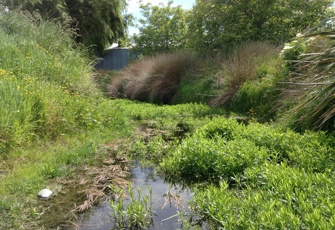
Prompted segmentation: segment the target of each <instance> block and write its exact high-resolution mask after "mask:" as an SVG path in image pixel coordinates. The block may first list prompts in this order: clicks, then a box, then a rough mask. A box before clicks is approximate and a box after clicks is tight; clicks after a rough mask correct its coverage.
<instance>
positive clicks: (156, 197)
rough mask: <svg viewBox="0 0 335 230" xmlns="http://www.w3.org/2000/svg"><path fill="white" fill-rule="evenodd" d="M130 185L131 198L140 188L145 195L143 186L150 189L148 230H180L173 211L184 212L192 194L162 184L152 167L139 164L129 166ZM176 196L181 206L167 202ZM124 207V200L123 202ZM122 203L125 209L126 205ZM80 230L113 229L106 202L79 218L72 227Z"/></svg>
mask: <svg viewBox="0 0 335 230" xmlns="http://www.w3.org/2000/svg"><path fill="white" fill-rule="evenodd" d="M130 182H131V184H132V186H133V188H134V191H135V194H137V191H136V190H137V189H139V188H142V194H143V195H147V194H148V192H147V186H149V187H150V188H151V189H152V200H153V205H152V210H153V224H152V225H151V226H150V228H149V229H151V230H173V229H179V228H181V223H178V216H176V214H177V211H181V210H184V211H186V212H187V210H188V202H187V201H188V200H189V199H191V197H192V193H191V192H190V190H189V189H182V188H181V187H180V186H172V185H170V184H168V183H165V182H164V180H163V178H162V177H161V176H159V175H158V174H157V173H156V171H155V168H154V167H151V166H146V167H141V165H140V163H139V162H136V161H135V162H133V164H132V176H131V179H130ZM168 191H169V192H170V194H174V195H178V196H179V197H180V198H181V202H175V201H173V200H171V202H169V200H168V199H167V196H166V194H167V193H168ZM164 195H165V196H164ZM125 202H126V203H127V200H126V201H125ZM126 203H125V205H126ZM76 224H77V226H78V227H79V229H80V230H93V229H94V230H110V229H114V222H113V220H112V218H111V216H110V205H109V203H108V202H105V203H103V204H100V205H98V206H96V207H94V208H93V209H92V210H91V211H90V212H89V213H86V214H85V215H82V216H80V219H79V221H78V222H77V223H76Z"/></svg>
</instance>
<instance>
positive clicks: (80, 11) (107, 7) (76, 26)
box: [2, 0, 129, 52]
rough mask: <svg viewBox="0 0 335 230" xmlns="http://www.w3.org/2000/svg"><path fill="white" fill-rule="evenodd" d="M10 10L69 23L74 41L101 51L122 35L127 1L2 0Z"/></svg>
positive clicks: (125, 21) (125, 19)
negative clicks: (36, 12) (18, 10)
mask: <svg viewBox="0 0 335 230" xmlns="http://www.w3.org/2000/svg"><path fill="white" fill-rule="evenodd" d="M2 2H3V5H5V6H8V7H9V8H10V10H13V9H17V8H19V9H21V10H27V11H29V12H31V13H32V12H35V11H38V12H39V13H40V14H41V15H42V17H43V18H44V19H58V20H62V21H65V22H70V23H71V28H72V29H73V30H75V31H76V36H73V39H75V40H76V41H77V42H79V43H82V44H84V45H85V46H87V47H93V48H94V50H97V51H99V52H103V51H104V49H105V48H106V47H108V46H109V44H111V43H113V42H115V41H117V40H118V39H119V38H122V37H123V36H124V31H125V27H126V26H127V25H126V23H127V21H128V20H127V18H129V16H127V15H125V16H124V15H123V11H124V10H125V8H126V1H124V0H119V1H107V0H103V1H101V0H99V1H98V0H94V1H88V0H84V1H82V0H71V1H69V0H56V1H55V0H43V1H30V0H29V1H27V0H20V1H10V0H4V1H2Z"/></svg>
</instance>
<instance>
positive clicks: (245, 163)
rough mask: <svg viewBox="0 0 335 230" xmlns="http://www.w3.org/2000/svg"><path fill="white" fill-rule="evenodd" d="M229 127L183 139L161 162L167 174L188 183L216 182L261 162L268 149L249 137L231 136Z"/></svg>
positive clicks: (265, 156) (264, 158)
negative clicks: (237, 137) (232, 137)
mask: <svg viewBox="0 0 335 230" xmlns="http://www.w3.org/2000/svg"><path fill="white" fill-rule="evenodd" d="M227 130H228V129H224V128H223V129H220V130H219V129H217V130H214V132H209V133H207V135H209V137H210V138H206V137H205V136H202V135H201V134H199V135H197V134H195V135H194V136H191V137H189V138H186V139H184V140H183V142H182V143H181V144H180V146H179V147H178V148H176V149H175V151H174V152H173V154H172V155H171V156H169V157H167V158H166V159H164V160H163V162H162V163H161V164H160V166H161V168H162V170H163V171H164V172H165V174H166V175H167V176H168V177H170V178H173V179H176V178H179V179H180V180H181V181H185V182H205V181H207V182H215V183H217V182H218V181H220V180H222V179H225V180H228V179H230V178H231V177H232V176H234V175H236V174H241V173H243V172H244V170H245V169H246V168H248V167H250V166H252V165H257V164H262V162H264V161H265V160H266V158H267V151H266V149H264V148H259V147H257V146H256V145H255V144H254V143H252V142H250V141H248V140H247V139H242V138H240V139H238V140H227V139H225V138H222V135H223V136H225V137H228V138H229V139H230V138H231V137H230V136H229V135H231V134H229V131H228V132H227Z"/></svg>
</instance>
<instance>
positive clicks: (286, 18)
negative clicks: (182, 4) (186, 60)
mask: <svg viewBox="0 0 335 230" xmlns="http://www.w3.org/2000/svg"><path fill="white" fill-rule="evenodd" d="M332 3H333V1H332V0H319V1H309V2H308V4H306V1H305V0H285V1H283V0H272V1H269V0H262V1H256V0H253V1H240V0H238V1H224V0H211V1H197V4H196V5H195V7H194V8H193V10H192V14H190V18H189V21H190V24H189V29H188V31H189V36H188V38H189V44H188V46H189V47H190V48H191V49H194V50H197V51H199V52H202V53H203V52H212V51H214V50H218V49H219V50H225V51H226V50H229V49H231V48H234V47H235V46H236V45H238V44H240V43H242V42H245V41H271V42H273V43H275V44H280V43H282V42H286V41H288V40H289V39H291V38H293V37H294V36H295V34H297V33H298V32H301V31H303V30H305V29H306V28H307V27H310V26H314V25H316V24H318V23H319V21H320V20H321V19H324V18H327V17H328V16H329V14H330V13H331V10H328V7H330V6H331V5H332Z"/></svg>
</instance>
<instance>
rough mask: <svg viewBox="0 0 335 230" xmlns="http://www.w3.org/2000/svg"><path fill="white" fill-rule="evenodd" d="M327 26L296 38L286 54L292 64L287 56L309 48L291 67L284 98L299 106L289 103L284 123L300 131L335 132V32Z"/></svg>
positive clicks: (320, 26) (321, 26)
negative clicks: (293, 51) (302, 48)
mask: <svg viewBox="0 0 335 230" xmlns="http://www.w3.org/2000/svg"><path fill="white" fill-rule="evenodd" d="M332 20H333V19H332ZM324 23H326V25H325V24H320V25H319V26H318V27H315V28H314V29H312V30H310V31H309V32H307V33H306V34H304V35H301V36H300V37H297V38H296V40H294V41H293V42H291V43H290V49H287V50H285V52H284V57H285V58H286V60H287V62H289V63H290V62H291V60H290V59H288V57H287V55H286V56H285V54H286V53H290V52H291V50H296V49H297V46H299V45H300V46H301V44H303V45H304V46H305V47H306V48H305V49H304V50H302V51H301V52H300V53H299V58H298V60H296V61H295V62H294V65H292V68H291V73H290V77H289V78H288V81H287V82H285V83H286V84H287V85H288V87H287V90H286V91H284V94H286V96H285V97H284V99H285V100H286V101H294V102H296V103H288V105H289V106H290V107H289V108H290V109H289V110H288V112H287V113H286V114H284V119H283V120H285V121H286V122H288V123H289V124H290V125H291V126H292V127H294V128H295V129H296V130H299V131H303V130H305V129H314V130H327V131H330V132H332V131H334V130H335V126H334V123H335V108H334V103H335V97H334V95H335V85H334V74H333V71H334V68H335V59H334V57H333V56H334V55H333V53H334V31H332V30H329V29H328V28H327V23H328V21H327V22H326V21H325V22H324ZM292 91H293V92H294V93H290V92H292Z"/></svg>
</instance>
